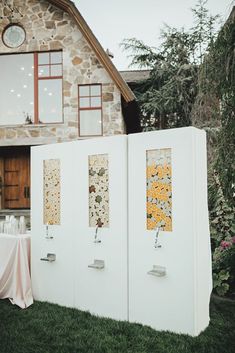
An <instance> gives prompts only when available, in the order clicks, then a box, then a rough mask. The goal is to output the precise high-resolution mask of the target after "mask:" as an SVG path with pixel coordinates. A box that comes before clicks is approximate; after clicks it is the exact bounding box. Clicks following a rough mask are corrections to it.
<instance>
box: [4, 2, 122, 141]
mask: <svg viewBox="0 0 235 353" xmlns="http://www.w3.org/2000/svg"><path fill="white" fill-rule="evenodd" d="M8 3H9V4H11V5H14V6H15V7H16V8H18V9H19V12H20V14H18V13H17V12H16V13H13V16H14V17H13V18H12V19H10V16H11V15H12V14H11V13H10V11H9V9H8V7H5V6H4V5H3V2H1V4H0V33H2V32H3V30H4V28H5V26H7V25H8V24H9V23H10V21H11V22H16V23H19V24H21V25H22V26H23V27H24V29H25V30H26V41H25V42H24V44H23V45H22V46H21V47H19V48H17V49H10V48H7V47H6V46H5V45H4V44H3V42H2V37H1V36H0V54H4V53H22V52H25V53H27V52H34V51H50V50H61V49H62V50H63V97H64V110H63V114H64V122H63V123H61V124H52V125H50V124H39V125H14V126H0V145H1V146H6V145H36V144H44V143H55V142H62V141H70V140H75V139H78V138H79V136H78V84H91V83H101V84H102V98H103V134H104V136H107V135H114V134H122V133H124V122H123V117H122V112H121V95H120V91H119V90H118V88H117V87H116V85H115V84H114V82H113V81H112V79H111V78H110V76H109V75H108V73H107V72H106V70H105V69H104V67H103V66H102V65H101V64H100V62H99V60H98V59H97V57H96V55H95V53H94V52H93V50H92V49H91V47H90V46H89V44H88V43H87V41H86V40H85V39H84V37H83V36H82V34H81V32H80V30H79V28H78V26H77V24H76V23H75V21H74V20H73V19H72V18H71V17H70V16H69V15H68V14H67V13H66V12H63V11H62V10H60V9H58V8H56V7H55V6H53V5H51V4H50V3H49V2H47V1H44V0H40V1H39V0H24V1H22V0H10V1H8ZM0 99H1V98H0Z"/></svg>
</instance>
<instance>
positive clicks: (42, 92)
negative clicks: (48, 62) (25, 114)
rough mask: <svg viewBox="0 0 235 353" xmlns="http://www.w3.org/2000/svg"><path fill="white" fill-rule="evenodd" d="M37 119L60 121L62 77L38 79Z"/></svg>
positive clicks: (48, 121)
mask: <svg viewBox="0 0 235 353" xmlns="http://www.w3.org/2000/svg"><path fill="white" fill-rule="evenodd" d="M38 91H39V92H38V94H39V102H38V106H39V120H40V121H41V122H42V123H60V122H62V121H63V116H62V79H52V80H39V82H38Z"/></svg>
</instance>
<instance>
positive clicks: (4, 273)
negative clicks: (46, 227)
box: [0, 234, 33, 308]
mask: <svg viewBox="0 0 235 353" xmlns="http://www.w3.org/2000/svg"><path fill="white" fill-rule="evenodd" d="M4 298H9V299H10V301H11V302H12V303H13V304H16V305H18V306H19V307H21V308H27V307H28V306H30V305H31V304H32V303H33V296H32V288H31V278H30V235H28V234H22V235H7V234H0V299H4Z"/></svg>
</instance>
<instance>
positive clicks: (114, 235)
mask: <svg viewBox="0 0 235 353" xmlns="http://www.w3.org/2000/svg"><path fill="white" fill-rule="evenodd" d="M103 154H105V155H107V158H108V174H109V186H108V188H109V226H108V227H105V228H99V230H98V236H97V238H98V239H100V240H101V242H100V243H94V240H95V229H96V228H95V227H90V226H89V171H88V161H89V156H91V155H103ZM31 159H32V166H31V170H32V196H31V200H32V201H31V202H32V204H31V212H32V283H33V294H34V298H35V299H37V300H42V301H49V302H53V303H58V304H61V305H65V306H73V307H77V308H79V309H83V310H89V311H90V312H91V313H94V314H97V315H101V316H106V317H111V318H114V319H122V320H126V319H127V313H128V310H127V303H128V300H127V137H126V136H117V137H112V138H111V137H107V138H102V139H100V138H98V139H92V140H84V141H75V142H69V143H61V144H55V145H47V146H41V147H34V148H32V155H31ZM47 159H59V160H60V169H61V224H60V225H51V226H50V225H49V236H50V235H53V239H50V240H47V239H46V238H45V236H46V226H45V225H43V161H44V160H47ZM48 253H54V254H56V261H54V262H45V261H41V260H40V259H41V258H43V257H45V256H46V255H47V254H48ZM95 260H102V261H104V268H103V269H98V268H92V267H88V266H89V265H92V264H94V262H95Z"/></svg>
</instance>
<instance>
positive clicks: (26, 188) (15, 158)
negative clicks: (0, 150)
mask: <svg viewBox="0 0 235 353" xmlns="http://www.w3.org/2000/svg"><path fill="white" fill-rule="evenodd" d="M3 174H4V175H3V179H4V180H3V183H2V189H3V192H2V196H3V205H2V207H3V208H5V209H6V208H9V209H19V208H29V207H30V155H29V150H24V149H20V148H16V149H13V148H12V149H10V150H7V151H6V152H5V153H4V172H3Z"/></svg>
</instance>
